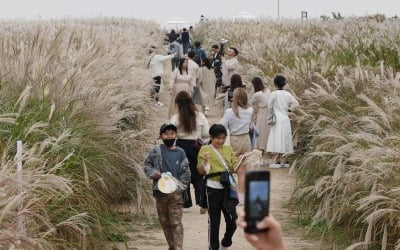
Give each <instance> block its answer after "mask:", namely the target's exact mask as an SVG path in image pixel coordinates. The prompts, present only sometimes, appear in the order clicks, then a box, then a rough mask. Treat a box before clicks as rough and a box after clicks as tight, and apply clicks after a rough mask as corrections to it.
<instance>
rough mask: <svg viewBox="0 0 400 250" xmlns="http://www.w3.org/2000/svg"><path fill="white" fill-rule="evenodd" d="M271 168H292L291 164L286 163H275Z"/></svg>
mask: <svg viewBox="0 0 400 250" xmlns="http://www.w3.org/2000/svg"><path fill="white" fill-rule="evenodd" d="M269 167H270V168H290V164H289V163H288V162H286V163H274V164H270V165H269Z"/></svg>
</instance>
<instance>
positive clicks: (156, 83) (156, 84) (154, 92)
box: [150, 76, 161, 101]
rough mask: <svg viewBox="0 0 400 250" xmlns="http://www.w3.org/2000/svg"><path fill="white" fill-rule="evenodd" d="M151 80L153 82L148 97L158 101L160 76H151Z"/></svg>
mask: <svg viewBox="0 0 400 250" xmlns="http://www.w3.org/2000/svg"><path fill="white" fill-rule="evenodd" d="M153 80H154V84H153V88H152V89H151V92H150V97H151V99H154V100H156V101H158V93H160V88H161V76H156V77H153Z"/></svg>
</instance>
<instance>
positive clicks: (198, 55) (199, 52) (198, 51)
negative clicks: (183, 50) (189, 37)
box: [193, 41, 206, 66]
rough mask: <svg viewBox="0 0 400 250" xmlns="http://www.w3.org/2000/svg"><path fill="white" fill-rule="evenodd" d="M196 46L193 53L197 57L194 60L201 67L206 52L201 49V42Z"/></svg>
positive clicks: (196, 43) (195, 43)
mask: <svg viewBox="0 0 400 250" xmlns="http://www.w3.org/2000/svg"><path fill="white" fill-rule="evenodd" d="M194 46H195V48H194V49H193V52H194V53H195V56H194V58H193V61H195V62H196V63H197V65H199V66H201V60H203V59H204V58H206V52H205V51H204V49H203V48H202V47H201V43H200V41H196V42H194Z"/></svg>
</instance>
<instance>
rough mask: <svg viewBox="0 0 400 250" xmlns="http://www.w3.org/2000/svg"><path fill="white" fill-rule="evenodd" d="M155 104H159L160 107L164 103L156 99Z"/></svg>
mask: <svg viewBox="0 0 400 250" xmlns="http://www.w3.org/2000/svg"><path fill="white" fill-rule="evenodd" d="M156 104H157V105H158V106H161V107H162V106H164V103H162V102H160V101H157V102H156Z"/></svg>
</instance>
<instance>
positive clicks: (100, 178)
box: [0, 19, 162, 249]
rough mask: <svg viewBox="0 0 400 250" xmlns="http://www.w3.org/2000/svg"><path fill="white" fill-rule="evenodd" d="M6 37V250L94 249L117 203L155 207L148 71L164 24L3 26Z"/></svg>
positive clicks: (1, 244)
mask: <svg viewBox="0 0 400 250" xmlns="http://www.w3.org/2000/svg"><path fill="white" fill-rule="evenodd" d="M0 34H1V36H0V63H1V67H0V110H1V111H0V155H1V163H0V164H1V167H0V190H1V191H0V248H1V249H87V248H96V242H101V241H104V240H105V239H106V236H107V232H108V230H110V228H112V227H113V223H112V217H113V211H112V204H117V203H120V202H122V201H133V202H134V203H135V204H136V206H137V208H138V209H140V207H141V206H142V205H145V204H148V202H149V201H150V199H149V197H150V196H149V192H148V191H147V190H148V188H147V186H146V185H147V181H146V182H145V181H143V180H145V179H144V177H143V173H142V172H143V171H142V167H141V161H142V158H143V154H145V153H146V151H147V150H148V147H149V145H150V139H149V138H151V137H150V136H149V135H150V133H151V130H150V131H149V129H148V128H149V124H150V123H149V122H151V117H150V112H151V109H149V100H148V97H147V96H148V92H147V91H146V90H145V89H144V88H143V85H144V83H146V82H147V81H148V79H149V76H148V75H147V72H146V71H143V68H144V66H143V65H145V60H146V59H145V56H146V52H147V48H148V41H162V37H161V33H160V32H159V29H158V26H157V25H156V24H154V23H151V22H145V21H140V20H127V19H124V20H123V19H93V20H59V21H51V20H50V21H37V22H22V21H2V22H1V26H0ZM17 140H22V141H23V148H24V152H23V171H22V176H18V174H17V172H16V158H15V155H16V141H17Z"/></svg>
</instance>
